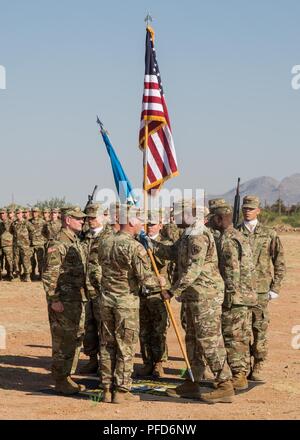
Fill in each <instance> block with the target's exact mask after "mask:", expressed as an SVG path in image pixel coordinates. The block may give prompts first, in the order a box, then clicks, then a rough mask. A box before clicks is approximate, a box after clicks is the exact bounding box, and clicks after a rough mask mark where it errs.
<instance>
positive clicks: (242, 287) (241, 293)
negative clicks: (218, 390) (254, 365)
mask: <svg viewBox="0 0 300 440" xmlns="http://www.w3.org/2000/svg"><path fill="white" fill-rule="evenodd" d="M252 258H253V257H252V252H251V248H250V246H249V244H248V242H247V241H246V240H245V239H244V238H243V236H242V234H240V232H238V231H237V230H236V229H234V228H233V226H231V227H229V228H228V229H227V230H226V231H224V232H223V234H222V235H221V238H220V240H219V267H220V272H221V275H222V277H223V279H224V283H225V297H224V303H223V312H222V330H223V337H224V342H225V347H226V350H227V359H228V363H229V366H230V368H231V371H232V373H233V376H237V375H239V374H240V373H242V374H243V375H244V376H245V377H246V375H247V373H248V371H249V367H250V352H249V347H250V341H251V314H252V307H253V306H255V305H256V304H257V294H256V278H255V268H254V264H253V259H252Z"/></svg>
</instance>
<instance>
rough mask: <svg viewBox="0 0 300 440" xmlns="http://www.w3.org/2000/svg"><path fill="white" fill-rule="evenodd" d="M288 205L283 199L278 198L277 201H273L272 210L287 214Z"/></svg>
mask: <svg viewBox="0 0 300 440" xmlns="http://www.w3.org/2000/svg"><path fill="white" fill-rule="evenodd" d="M286 210H287V208H286V206H285V204H284V203H283V200H281V199H277V200H276V202H275V203H273V205H272V206H271V211H272V212H277V213H279V214H285V213H286Z"/></svg>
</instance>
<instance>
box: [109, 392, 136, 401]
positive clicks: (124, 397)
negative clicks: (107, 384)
mask: <svg viewBox="0 0 300 440" xmlns="http://www.w3.org/2000/svg"><path fill="white" fill-rule="evenodd" d="M139 400H140V396H134V395H133V394H131V393H130V392H129V391H114V393H113V398H112V403H116V404H121V403H124V402H138V401H139Z"/></svg>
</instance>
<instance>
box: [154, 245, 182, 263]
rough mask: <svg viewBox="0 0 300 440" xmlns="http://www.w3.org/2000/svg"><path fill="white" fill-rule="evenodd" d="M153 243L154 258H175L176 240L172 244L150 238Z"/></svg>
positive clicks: (172, 259)
mask: <svg viewBox="0 0 300 440" xmlns="http://www.w3.org/2000/svg"><path fill="white" fill-rule="evenodd" d="M152 243H153V253H154V255H155V257H156V258H159V259H161V260H171V261H174V260H175V261H176V260H177V249H178V247H177V242H175V243H174V244H165V243H161V242H160V241H155V240H152Z"/></svg>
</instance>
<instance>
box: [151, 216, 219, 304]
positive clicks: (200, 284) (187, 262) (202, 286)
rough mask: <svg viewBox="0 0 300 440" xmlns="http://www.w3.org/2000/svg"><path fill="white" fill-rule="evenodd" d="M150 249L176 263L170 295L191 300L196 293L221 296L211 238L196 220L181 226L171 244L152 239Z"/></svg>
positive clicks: (193, 299) (204, 295) (209, 296)
mask: <svg viewBox="0 0 300 440" xmlns="http://www.w3.org/2000/svg"><path fill="white" fill-rule="evenodd" d="M154 250H155V253H157V255H159V256H160V257H162V258H165V259H169V260H173V261H176V262H177V272H178V273H177V280H176V282H175V283H174V285H173V286H172V287H171V289H170V292H171V293H172V294H173V295H175V296H181V295H182V296H183V298H184V299H187V300H191V301H196V300H197V299H198V298H199V295H201V296H203V297H207V298H213V297H220V295H221V296H222V294H223V291H224V283H223V281H222V278H221V275H220V273H219V269H218V259H217V252H216V246H215V241H214V238H213V236H212V234H211V232H210V231H209V230H208V229H207V228H206V227H205V226H203V225H202V224H201V222H199V221H198V220H197V221H196V222H195V223H194V224H193V225H192V226H190V227H189V228H187V229H185V231H184V233H183V234H182V235H181V237H180V238H179V240H177V241H176V242H175V243H174V244H173V245H170V246H167V245H164V244H162V243H158V242H154Z"/></svg>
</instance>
